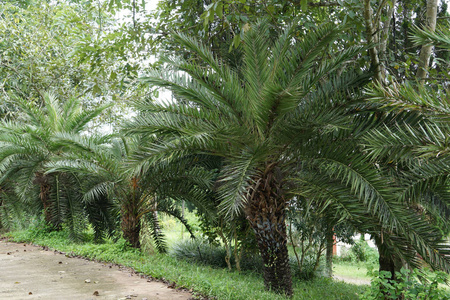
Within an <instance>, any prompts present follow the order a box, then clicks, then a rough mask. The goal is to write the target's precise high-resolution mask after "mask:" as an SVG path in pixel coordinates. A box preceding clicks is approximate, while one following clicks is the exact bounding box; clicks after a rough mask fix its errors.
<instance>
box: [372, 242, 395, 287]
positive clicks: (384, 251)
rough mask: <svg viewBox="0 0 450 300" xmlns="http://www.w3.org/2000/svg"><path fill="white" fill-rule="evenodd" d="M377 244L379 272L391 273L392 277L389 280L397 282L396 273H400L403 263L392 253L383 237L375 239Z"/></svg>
mask: <svg viewBox="0 0 450 300" xmlns="http://www.w3.org/2000/svg"><path fill="white" fill-rule="evenodd" d="M375 244H376V245H377V248H378V255H379V259H378V262H379V264H380V268H379V271H380V272H381V271H387V272H390V273H391V276H390V278H388V279H389V280H391V281H394V280H396V276H395V271H399V270H400V268H401V263H400V264H399V263H398V262H399V261H400V260H399V259H398V258H396V257H395V256H394V255H393V254H391V253H390V251H389V249H388V248H387V247H386V245H385V244H384V243H383V241H382V239H381V237H375Z"/></svg>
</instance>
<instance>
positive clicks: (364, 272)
mask: <svg viewBox="0 0 450 300" xmlns="http://www.w3.org/2000/svg"><path fill="white" fill-rule="evenodd" d="M368 271H369V270H368V268H367V264H364V263H356V262H355V263H348V262H333V274H336V275H341V276H344V277H349V278H354V279H368V280H370V279H372V277H371V276H370V275H369V274H368Z"/></svg>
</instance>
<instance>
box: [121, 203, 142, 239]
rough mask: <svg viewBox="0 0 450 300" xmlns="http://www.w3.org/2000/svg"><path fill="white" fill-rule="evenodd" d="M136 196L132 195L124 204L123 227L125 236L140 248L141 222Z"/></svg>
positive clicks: (122, 210) (122, 212) (122, 211)
mask: <svg viewBox="0 0 450 300" xmlns="http://www.w3.org/2000/svg"><path fill="white" fill-rule="evenodd" d="M132 198H134V197H130V198H129V199H128V201H125V203H123V204H122V209H121V216H122V220H121V227H122V233H123V238H124V239H125V240H126V241H127V242H128V243H130V245H131V246H132V247H134V248H140V247H141V243H140V241H139V234H140V232H141V222H140V217H139V212H138V205H137V203H135V202H136V201H134V199H132Z"/></svg>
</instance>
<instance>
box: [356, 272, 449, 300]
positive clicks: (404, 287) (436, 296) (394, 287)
mask: <svg viewBox="0 0 450 300" xmlns="http://www.w3.org/2000/svg"><path fill="white" fill-rule="evenodd" d="M395 274H396V278H397V280H395V281H391V280H389V278H390V277H391V273H390V272H387V271H381V272H378V271H375V272H374V273H373V275H374V278H373V279H372V281H371V285H370V288H369V289H368V290H367V291H366V292H365V293H364V294H363V295H361V297H360V299H362V300H387V299H392V300H396V299H404V300H416V299H420V300H428V299H430V300H444V299H445V300H448V299H450V295H449V292H448V291H446V290H444V289H442V288H439V284H444V283H445V282H446V278H447V275H446V274H445V273H443V272H436V273H433V274H432V275H428V276H427V275H426V274H423V273H420V274H419V271H417V270H416V269H414V270H413V271H410V270H409V269H405V268H402V269H401V270H400V272H396V273H395ZM418 278H421V280H418Z"/></svg>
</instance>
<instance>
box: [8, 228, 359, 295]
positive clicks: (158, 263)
mask: <svg viewBox="0 0 450 300" xmlns="http://www.w3.org/2000/svg"><path fill="white" fill-rule="evenodd" d="M7 236H8V237H10V239H11V240H12V241H16V242H32V243H35V244H39V245H42V246H48V247H50V248H52V249H57V250H59V251H63V252H66V253H71V254H73V255H80V256H84V257H87V258H89V259H93V260H98V261H103V262H111V263H116V264H120V265H124V266H128V267H131V268H133V269H134V270H135V271H136V272H139V273H143V274H146V275H150V276H152V277H154V278H157V279H164V280H166V281H170V282H172V281H174V282H176V283H177V286H178V287H185V288H187V289H191V290H194V291H197V292H199V293H201V294H203V295H206V296H208V297H214V298H217V299H230V300H231V299H242V300H247V299H255V300H256V299H258V300H259V299H261V300H266V299H267V300H278V299H286V298H285V297H283V296H282V295H278V294H275V293H272V292H268V291H265V290H264V284H263V280H262V276H261V275H260V274H256V273H252V272H243V273H237V272H229V271H228V270H226V269H217V268H212V267H211V266H204V265H198V264H193V263H189V262H186V261H183V260H177V259H175V258H173V257H170V256H168V255H163V254H152V255H149V254H146V253H142V252H140V251H138V250H136V249H132V248H129V247H128V246H127V245H126V243H125V242H124V241H123V240H119V241H118V242H113V241H111V240H109V241H107V242H106V243H104V244H94V243H92V242H86V243H73V242H71V241H69V240H68V239H67V234H66V233H65V232H50V233H46V234H44V233H41V234H36V233H35V232H34V233H32V232H30V231H17V232H12V233H8V234H7ZM364 290H365V288H364V287H361V286H356V285H351V284H346V283H343V282H334V281H332V280H331V279H327V278H318V279H315V280H312V281H297V282H294V294H295V295H294V298H293V299H331V300H332V299H336V300H337V299H342V300H345V299H358V295H360V294H362V293H363V292H364ZM330 291H332V292H330Z"/></svg>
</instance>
